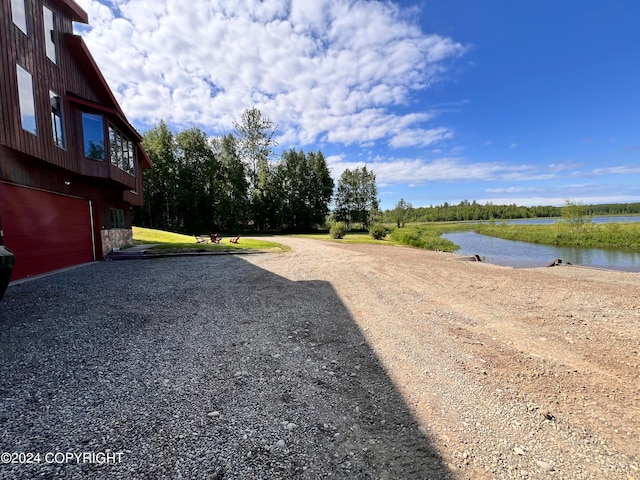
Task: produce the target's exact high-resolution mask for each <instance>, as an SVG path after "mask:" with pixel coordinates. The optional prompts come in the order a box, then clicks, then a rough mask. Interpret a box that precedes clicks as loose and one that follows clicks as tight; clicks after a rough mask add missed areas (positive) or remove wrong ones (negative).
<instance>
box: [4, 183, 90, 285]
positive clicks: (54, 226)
mask: <svg viewBox="0 0 640 480" xmlns="http://www.w3.org/2000/svg"><path fill="white" fill-rule="evenodd" d="M0 214H1V215H2V230H3V233H4V244H5V245H6V246H7V248H9V249H10V250H11V251H12V252H13V253H14V254H15V256H16V263H15V265H14V268H13V276H12V277H11V279H12V280H17V279H18V278H24V277H27V276H29V275H37V274H40V273H45V272H49V271H52V270H56V269H59V268H64V267H69V266H71V265H78V264H80V263H86V262H90V261H92V260H94V259H95V254H94V244H93V235H92V223H91V205H90V203H89V201H87V200H83V199H79V198H74V197H67V196H65V195H58V194H55V193H50V192H44V191H41V190H34V189H30V188H24V187H17V186H15V185H7V184H2V183H0Z"/></svg>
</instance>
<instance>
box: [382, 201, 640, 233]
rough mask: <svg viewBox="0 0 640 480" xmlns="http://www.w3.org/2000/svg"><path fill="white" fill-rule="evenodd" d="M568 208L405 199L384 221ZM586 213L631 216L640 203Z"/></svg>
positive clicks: (540, 213) (555, 213)
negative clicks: (417, 203)
mask: <svg viewBox="0 0 640 480" xmlns="http://www.w3.org/2000/svg"><path fill="white" fill-rule="evenodd" d="M563 208H564V207H555V206H551V205H548V206H532V207H525V206H518V205H516V204H511V205H496V204H493V203H491V202H488V203H486V204H480V203H478V202H476V201H475V200H474V201H473V202H469V201H468V200H463V201H462V202H460V203H459V204H449V203H447V202H445V203H443V204H442V205H437V206H433V205H432V206H429V207H418V208H414V207H413V206H412V205H411V204H410V203H408V202H406V201H405V200H403V199H400V201H399V202H398V203H397V204H396V206H395V208H393V209H390V210H385V211H384V212H383V214H382V221H383V222H385V223H393V224H396V225H397V226H398V227H401V226H403V225H404V224H405V223H414V222H415V223H423V222H450V221H465V220H508V219H514V218H544V217H561V216H562V215H563ZM582 208H583V212H584V214H585V215H588V216H593V215H628V214H638V213H640V203H621V204H602V205H583V206H582Z"/></svg>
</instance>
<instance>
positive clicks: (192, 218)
mask: <svg viewBox="0 0 640 480" xmlns="http://www.w3.org/2000/svg"><path fill="white" fill-rule="evenodd" d="M235 127H236V130H235V132H234V133H229V134H227V135H224V136H222V137H219V138H213V139H211V138H209V137H208V136H207V135H206V133H205V132H203V131H202V130H200V129H199V128H189V129H187V130H183V131H180V132H178V133H174V132H172V131H171V130H170V129H169V127H168V126H167V124H166V123H165V122H164V121H161V122H160V123H159V124H157V125H155V126H154V127H153V128H151V129H150V130H149V131H147V132H146V133H145V134H144V135H143V145H144V148H145V150H146V151H147V153H148V155H149V157H150V158H151V161H152V162H153V165H154V168H152V169H150V170H147V171H145V172H144V179H143V181H144V206H142V207H137V208H135V209H134V210H133V213H132V214H133V223H134V224H136V225H141V226H145V227H150V228H158V229H162V230H170V231H174V232H183V233H189V234H196V233H207V232H208V233H211V232H215V231H227V232H228V231H258V232H265V231H304V230H309V229H313V228H316V227H317V226H323V225H324V222H325V218H326V217H327V215H328V213H329V202H330V201H331V198H332V196H333V188H334V182H333V178H332V177H331V175H330V172H329V169H328V167H327V163H326V160H325V157H324V155H323V154H322V152H321V151H318V152H312V151H309V152H307V153H305V152H303V151H302V150H299V151H296V150H294V149H290V150H287V151H284V152H282V155H281V157H280V158H279V159H278V160H274V152H273V147H274V146H275V141H274V140H273V135H274V133H275V130H276V128H277V127H276V126H275V125H274V124H273V123H272V122H271V121H270V120H269V119H267V118H265V117H263V116H262V114H261V113H260V111H259V110H257V109H251V110H247V111H245V112H244V113H243V115H242V119H241V120H240V121H239V122H235Z"/></svg>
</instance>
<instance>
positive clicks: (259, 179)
mask: <svg viewBox="0 0 640 480" xmlns="http://www.w3.org/2000/svg"><path fill="white" fill-rule="evenodd" d="M233 125H234V127H235V130H236V139H237V151H238V155H239V157H240V159H241V160H242V161H243V162H244V164H245V165H246V168H247V175H248V182H249V199H250V202H251V217H252V220H253V222H254V225H255V227H256V228H257V229H258V230H264V228H266V220H265V218H264V212H265V211H266V210H268V209H269V208H270V207H269V205H267V203H266V202H267V201H268V194H265V191H264V188H265V187H266V185H267V183H268V178H267V177H268V174H269V170H270V166H269V160H271V158H272V157H273V147H274V146H276V145H277V142H276V141H275V140H274V138H273V137H274V136H275V133H276V131H277V129H278V126H277V125H276V124H275V123H274V122H273V121H271V119H269V118H267V117H263V116H262V113H261V112H260V110H259V109H258V108H256V107H253V108H251V109H248V110H245V111H244V112H243V113H242V117H241V119H240V121H236V120H234V122H233Z"/></svg>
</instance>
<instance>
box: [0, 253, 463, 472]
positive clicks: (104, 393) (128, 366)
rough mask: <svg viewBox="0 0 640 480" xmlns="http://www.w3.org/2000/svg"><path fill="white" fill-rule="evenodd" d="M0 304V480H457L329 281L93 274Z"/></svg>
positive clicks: (168, 268)
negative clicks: (305, 479)
mask: <svg viewBox="0 0 640 480" xmlns="http://www.w3.org/2000/svg"><path fill="white" fill-rule="evenodd" d="M0 309H1V311H0V345H1V351H0V378H2V383H1V384H0V425H2V430H1V434H0V451H2V452H22V453H24V454H25V455H22V454H16V455H13V456H11V457H6V456H4V454H3V459H2V464H0V478H24V479H27V478H35V477H38V478H78V479H80V478H148V479H163V478H167V479H177V478H184V479H206V478H208V479H227V478H229V479H230V478H238V479H239V478H242V479H258V478H269V479H273V478H285V479H286V478H309V479H315V478H323V477H326V476H331V477H332V478H344V479H368V478H371V479H373V478H376V479H378V478H385V479H432V478H433V479H435V478H450V477H451V474H450V472H449V471H448V470H447V467H446V466H445V465H444V463H443V461H442V460H441V459H440V457H439V456H438V454H437V453H436V451H435V450H434V449H433V448H432V446H431V445H430V443H429V440H428V438H426V437H425V436H424V435H423V434H422V433H421V432H420V431H419V430H418V425H417V423H416V422H415V420H414V419H413V417H412V416H411V413H410V411H409V409H408V408H407V406H406V405H405V404H404V402H403V400H402V398H401V396H400V395H399V394H398V393H397V392H396V390H395V388H394V386H393V383H392V382H391V380H390V379H389V378H388V377H387V375H386V374H385V372H384V370H383V368H382V367H381V365H380V364H379V363H378V361H377V359H376V356H375V354H374V352H373V351H372V350H371V349H370V348H369V346H368V345H367V343H366V341H365V339H364V337H363V336H362V335H361V333H360V331H359V330H358V328H357V326H356V325H355V323H354V322H353V320H352V319H351V317H350V315H349V313H348V312H347V310H346V308H345V307H344V306H343V304H342V303H341V302H340V300H339V299H338V297H337V296H336V294H335V292H334V291H333V289H332V287H331V286H330V285H329V284H328V283H325V282H319V281H318V282H316V281H313V282H291V281H289V280H287V279H285V278H282V277H279V276H277V275H274V274H272V273H270V272H268V271H266V270H263V269H260V268H257V267H255V266H253V265H251V264H250V263H248V262H246V261H244V260H242V259H241V258H238V257H234V256H207V257H198V258H164V259H157V260H154V261H144V262H140V261H131V262H102V263H99V264H93V265H90V266H87V267H84V268H79V269H75V270H70V271H66V272H63V273H59V274H56V275H51V276H48V277H44V278H40V279H37V280H34V281H31V282H26V283H22V284H19V285H13V286H11V287H9V289H8V291H7V294H6V296H5V299H4V300H3V302H2V304H0ZM29 454H30V455H29ZM74 454H75V455H74ZM7 460H8V461H7ZM28 462H31V463H28Z"/></svg>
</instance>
